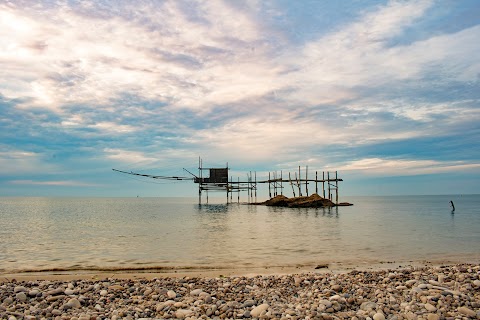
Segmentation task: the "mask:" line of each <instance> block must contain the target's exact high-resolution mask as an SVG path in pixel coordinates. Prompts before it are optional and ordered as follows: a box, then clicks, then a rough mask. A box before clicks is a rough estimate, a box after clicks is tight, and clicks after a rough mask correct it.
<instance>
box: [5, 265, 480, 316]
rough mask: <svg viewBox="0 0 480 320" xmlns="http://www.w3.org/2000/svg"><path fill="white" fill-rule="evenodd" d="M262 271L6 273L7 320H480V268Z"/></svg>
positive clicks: (468, 266) (418, 267)
mask: <svg viewBox="0 0 480 320" xmlns="http://www.w3.org/2000/svg"><path fill="white" fill-rule="evenodd" d="M320 267H321V266H320ZM226 271H227V272H226ZM246 271H247V272H246ZM248 271H253V272H252V273H248ZM258 271H261V270H252V269H251V270H243V271H242V270H236V272H235V270H230V271H228V270H209V271H208V272H207V271H202V272H200V273H198V272H195V273H192V272H188V271H187V272H185V273H182V272H172V273H171V274H170V273H140V272H137V273H122V274H112V273H107V272H106V273H88V272H86V273H77V274H73V273H64V274H62V273H54V272H52V273H50V274H16V275H3V278H2V279H0V318H1V319H21V318H24V319H42V318H46V319H47V318H56V319H73V320H75V319H82V320H83V319H104V318H108V319H141V318H143V319H145V318H146V319H171V318H177V319H242V318H259V319H329V320H333V319H353V320H357V319H358V320H363V319H366V320H371V319H373V320H384V319H392V320H401V319H409V320H413V319H428V320H441V319H448V320H450V319H451V320H453V319H480V265H479V264H456V265H437V266H403V267H399V266H397V267H396V268H386V269H385V268H383V269H375V270H357V269H354V270H350V271H341V270H337V271H334V270H331V269H328V268H319V269H317V270H315V271H311V272H305V270H301V269H298V268H294V269H288V270H286V269H283V270H264V271H265V272H258ZM239 273H240V274H239ZM241 273H243V274H241ZM13 276H14V277H15V278H13Z"/></svg>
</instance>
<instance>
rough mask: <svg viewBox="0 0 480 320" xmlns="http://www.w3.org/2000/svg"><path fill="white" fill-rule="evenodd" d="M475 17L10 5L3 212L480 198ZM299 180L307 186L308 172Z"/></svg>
mask: <svg viewBox="0 0 480 320" xmlns="http://www.w3.org/2000/svg"><path fill="white" fill-rule="evenodd" d="M479 39H480V2H479V1H477V0H459V1H450V0H439V1H434V0H426V1H423V0H419V1H373V0H372V1H368V0H362V1H361V0H352V1H337V0H324V1H320V0H319V1H313V0H308V1H307V0H305V1H287V0H275V1H274V0H271V1H269V0H265V1H260V0H259V1H255V0H245V1H236V0H209V1H203V0H198V1H196V0H188V1H182V0H172V1H169V0H165V1H163V0H157V1H143V0H142V1H133V0H123V1H111V0H109V1H106V0H97V1H73V0H71V1H62V0H58V1H24V0H15V1H6V0H0V75H1V77H0V196H88V197H90V196H114V197H116V196H119V197H120V196H127V197H128V196H137V195H138V196H142V197H143V196H196V192H197V191H196V190H197V189H196V185H194V184H193V183H192V182H191V181H184V182H178V183H170V182H165V181H157V180H153V179H143V180H142V179H137V178H135V177H133V176H131V175H125V174H119V173H116V172H114V171H112V168H116V169H120V170H126V171H134V172H140V173H149V174H155V175H183V176H190V175H189V174H188V173H187V172H186V171H184V170H183V168H186V169H188V170H189V171H191V172H193V173H194V174H197V172H198V170H197V167H198V158H199V157H202V159H203V164H204V166H206V167H208V166H211V167H224V166H226V165H227V163H228V166H229V167H230V168H231V170H230V171H231V175H232V177H233V178H234V179H236V178H237V177H240V178H241V179H246V174H247V172H249V171H256V172H257V176H258V178H259V179H260V178H261V177H266V176H267V175H268V172H273V171H277V172H280V170H282V172H284V173H286V172H290V171H291V172H294V171H295V170H298V166H301V167H302V170H305V167H306V166H308V170H309V172H310V174H312V173H313V172H314V171H316V170H318V171H338V175H339V177H340V178H342V179H343V180H344V181H343V182H342V183H341V184H340V196H341V199H342V196H344V197H347V199H345V198H344V199H345V200H348V196H349V195H350V196H353V195H412V194H474V193H475V194H478V193H480V144H479V141H480V108H479V107H480V54H479V53H480V41H479ZM303 172H305V171H303Z"/></svg>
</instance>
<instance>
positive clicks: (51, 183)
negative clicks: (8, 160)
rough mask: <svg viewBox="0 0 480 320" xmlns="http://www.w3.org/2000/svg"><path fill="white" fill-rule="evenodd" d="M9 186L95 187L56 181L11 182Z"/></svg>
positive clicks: (83, 183)
mask: <svg viewBox="0 0 480 320" xmlns="http://www.w3.org/2000/svg"><path fill="white" fill-rule="evenodd" d="M9 183H11V184H17V185H32V186H58V187H97V186H99V184H96V183H85V182H79V181H72V180H58V181H34V180H12V181H9Z"/></svg>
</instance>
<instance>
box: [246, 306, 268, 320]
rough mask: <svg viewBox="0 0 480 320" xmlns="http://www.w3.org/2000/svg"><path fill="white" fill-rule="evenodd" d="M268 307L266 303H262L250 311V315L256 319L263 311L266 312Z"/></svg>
mask: <svg viewBox="0 0 480 320" xmlns="http://www.w3.org/2000/svg"><path fill="white" fill-rule="evenodd" d="M268 307H269V305H268V304H266V303H263V304H261V305H259V306H257V307H255V308H253V309H252V311H250V315H251V316H252V317H254V318H258V317H259V316H260V314H262V312H263V311H266V310H267V309H268Z"/></svg>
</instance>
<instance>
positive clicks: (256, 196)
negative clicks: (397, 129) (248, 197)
mask: <svg viewBox="0 0 480 320" xmlns="http://www.w3.org/2000/svg"><path fill="white" fill-rule="evenodd" d="M256 202H257V171H255V203H256Z"/></svg>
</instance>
